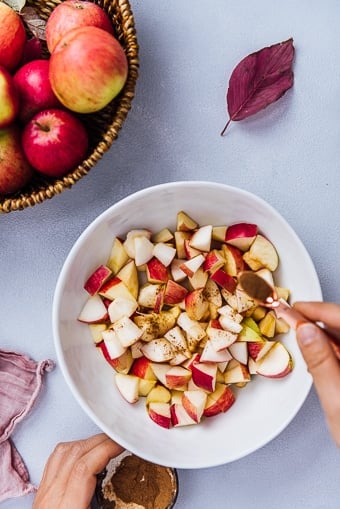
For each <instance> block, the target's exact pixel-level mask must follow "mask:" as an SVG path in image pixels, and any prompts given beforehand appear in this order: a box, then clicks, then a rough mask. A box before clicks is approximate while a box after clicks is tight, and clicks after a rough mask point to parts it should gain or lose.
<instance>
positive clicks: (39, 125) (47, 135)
mask: <svg viewBox="0 0 340 509" xmlns="http://www.w3.org/2000/svg"><path fill="white" fill-rule="evenodd" d="M22 146H23V149H24V152H25V154H26V157H27V159H28V161H29V162H30V164H31V165H32V166H33V168H35V169H36V170H37V171H39V172H40V173H43V174H44V175H48V176H51V177H61V176H63V175H65V174H66V173H67V172H68V171H70V170H72V169H73V168H75V167H76V166H77V165H78V164H80V163H81V161H82V160H83V159H84V157H85V155H86V152H87V146H88V135H87V132H86V129H85V127H84V125H83V124H82V123H81V121H80V120H78V119H77V118H76V117H75V116H74V115H73V114H71V113H69V112H66V111H63V110H58V109H50V110H44V111H41V112H39V113H37V114H36V115H35V116H34V117H33V118H32V119H31V120H30V121H29V122H28V124H26V126H25V128H24V131H23V136H22Z"/></svg>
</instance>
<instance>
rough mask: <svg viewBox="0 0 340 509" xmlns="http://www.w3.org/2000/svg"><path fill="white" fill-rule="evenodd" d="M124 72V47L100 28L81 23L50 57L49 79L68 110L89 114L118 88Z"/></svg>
mask: <svg viewBox="0 0 340 509" xmlns="http://www.w3.org/2000/svg"><path fill="white" fill-rule="evenodd" d="M127 74H128V62H127V58H126V55H125V53H124V50H123V48H122V46H121V45H120V43H119V42H118V41H117V39H115V37H114V36H113V35H111V34H109V33H108V32H106V31H105V30H102V29H101V28H97V27H93V26H85V27H80V28H75V29H73V30H70V31H69V32H67V33H66V34H65V35H64V37H62V38H61V39H60V41H59V42H58V44H57V45H56V47H55V48H54V50H53V53H52V55H51V58H50V82H51V86H52V89H53V91H54V93H55V95H56V96H57V97H58V99H59V100H60V102H61V103H62V104H63V105H64V106H65V107H66V108H68V109H70V110H72V111H75V112H78V113H93V112H96V111H99V110H101V109H102V108H104V107H105V106H106V105H107V104H109V103H110V102H111V101H112V100H113V99H114V98H115V97H116V96H117V95H118V94H119V92H120V91H121V90H122V88H123V86H124V84H125V82H126V78H127Z"/></svg>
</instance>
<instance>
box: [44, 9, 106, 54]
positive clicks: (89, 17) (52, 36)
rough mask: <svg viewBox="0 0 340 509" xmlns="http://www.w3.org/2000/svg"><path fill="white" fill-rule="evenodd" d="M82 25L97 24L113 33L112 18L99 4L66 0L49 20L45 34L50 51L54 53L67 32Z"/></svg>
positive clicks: (53, 12)
mask: <svg viewBox="0 0 340 509" xmlns="http://www.w3.org/2000/svg"><path fill="white" fill-rule="evenodd" d="M82 26H96V27H98V28H101V29H102V30H105V31H106V32H109V33H110V34H112V35H113V27H112V23H111V20H110V18H109V16H108V15H107V14H106V12H105V11H104V10H103V9H102V8H101V7H100V6H99V5H97V4H95V3H93V2H88V1H86V0H81V1H79V0H65V1H64V2H62V3H61V4H59V5H57V7H55V8H54V10H53V11H52V13H51V15H50V17H49V18H48V20H47V24H46V32H45V35H46V43H47V48H48V50H49V52H50V53H52V51H53V50H54V48H55V46H56V44H57V42H58V41H59V40H60V39H61V38H62V37H63V36H64V34H66V32H68V31H69V30H72V29H73V28H77V27H82Z"/></svg>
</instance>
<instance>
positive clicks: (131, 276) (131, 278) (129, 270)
mask: <svg viewBox="0 0 340 509" xmlns="http://www.w3.org/2000/svg"><path fill="white" fill-rule="evenodd" d="M116 277H118V278H119V279H121V281H123V283H124V284H125V285H126V287H127V289H128V290H129V292H130V293H131V295H133V297H134V298H135V299H137V297H138V292H139V280H138V271H137V267H136V264H135V262H134V260H129V261H128V262H127V263H126V264H125V265H124V267H122V268H121V269H120V270H119V272H118V273H117V276H116Z"/></svg>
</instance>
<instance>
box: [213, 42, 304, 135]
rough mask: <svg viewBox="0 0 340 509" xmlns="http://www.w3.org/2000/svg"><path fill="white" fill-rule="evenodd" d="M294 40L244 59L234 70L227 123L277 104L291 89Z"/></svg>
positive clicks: (230, 87) (275, 45) (228, 100)
mask: <svg viewBox="0 0 340 509" xmlns="http://www.w3.org/2000/svg"><path fill="white" fill-rule="evenodd" d="M293 58H294V46H293V39H288V40H287V41H285V42H280V43H278V44H274V45H273V46H269V47H267V48H263V49H261V50H259V51H256V52H255V53H251V54H250V55H248V56H247V57H245V58H244V59H243V60H241V62H240V63H239V64H238V65H237V66H236V67H235V69H234V70H233V72H232V74H231V76H230V80H229V87H228V92H227V105H228V113H229V120H228V122H227V124H226V126H225V127H224V129H223V131H222V132H221V135H223V134H224V132H225V131H226V129H227V127H228V125H229V124H230V122H231V121H232V120H242V119H244V118H247V117H249V116H251V115H254V114H255V113H258V112H259V111H260V110H263V109H264V108H266V107H267V106H268V105H269V104H271V103H273V102H275V101H277V100H278V99H280V97H282V96H283V94H284V93H285V92H286V91H287V90H288V89H289V88H291V87H292V85H293V82H294V74H293V71H292V64H293Z"/></svg>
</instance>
